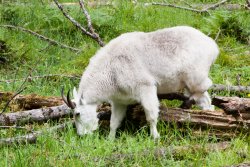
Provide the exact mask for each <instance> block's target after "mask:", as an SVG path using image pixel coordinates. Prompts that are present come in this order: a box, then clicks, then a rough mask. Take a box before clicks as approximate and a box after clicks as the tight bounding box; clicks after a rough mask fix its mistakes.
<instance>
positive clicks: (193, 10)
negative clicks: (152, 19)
mask: <svg viewBox="0 0 250 167" xmlns="http://www.w3.org/2000/svg"><path fill="white" fill-rule="evenodd" d="M227 1H228V0H222V1H221V2H218V3H216V4H213V5H211V6H209V7H207V8H204V9H201V10H199V9H194V8H189V7H184V6H177V5H173V4H169V3H159V2H153V3H152V5H159V6H168V7H174V8H178V9H184V10H188V11H192V12H196V13H208V10H214V9H216V8H217V7H219V6H220V5H222V4H224V3H226V2H227Z"/></svg>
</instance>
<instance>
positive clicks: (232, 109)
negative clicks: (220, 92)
mask: <svg viewBox="0 0 250 167" xmlns="http://www.w3.org/2000/svg"><path fill="white" fill-rule="evenodd" d="M212 103H213V104H214V105H215V106H218V107H220V108H222V109H223V110H224V111H225V112H226V113H227V114H235V113H239V112H240V113H242V114H243V113H244V115H246V114H245V113H248V114H249V113H250V98H239V97H220V96H217V97H214V98H213V99H212ZM248 119H250V118H248Z"/></svg>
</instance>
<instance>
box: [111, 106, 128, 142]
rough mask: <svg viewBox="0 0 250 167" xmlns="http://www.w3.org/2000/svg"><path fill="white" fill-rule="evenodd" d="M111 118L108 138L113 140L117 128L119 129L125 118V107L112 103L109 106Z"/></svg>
mask: <svg viewBox="0 0 250 167" xmlns="http://www.w3.org/2000/svg"><path fill="white" fill-rule="evenodd" d="M111 107H112V109H111V118H110V133H109V138H110V139H114V138H115V135H116V130H117V128H119V127H120V125H121V122H122V120H123V119H124V117H125V116H126V110H127V105H123V104H119V103H116V102H113V103H112V104H111Z"/></svg>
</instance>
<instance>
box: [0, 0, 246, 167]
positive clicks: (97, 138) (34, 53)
mask: <svg viewBox="0 0 250 167" xmlns="http://www.w3.org/2000/svg"><path fill="white" fill-rule="evenodd" d="M44 2H45V1H44ZM46 2H47V1H46ZM60 2H75V1H73V0H71V1H60ZM139 2H149V1H146V0H144V1H139ZM168 2H169V3H173V2H175V1H168ZM215 2H217V1H216V0H202V1H201V0H189V1H187V3H189V4H192V3H197V4H198V3H215ZM232 2H234V3H242V4H244V3H245V1H243V0H240V1H238V0H237V1H236V0H235V1H232ZM178 4H179V5H184V4H183V3H182V1H178ZM67 10H68V11H69V13H70V14H71V15H72V16H73V17H74V18H76V20H78V21H79V22H81V23H86V20H84V17H83V14H82V12H81V10H80V9H79V8H78V7H74V6H70V7H67ZM89 13H90V15H91V18H92V21H93V26H94V27H95V29H96V31H97V32H98V33H99V34H100V36H101V37H102V39H104V41H105V43H108V41H110V40H111V39H113V38H115V37H117V36H118V35H120V34H122V33H125V32H131V31H153V30H156V29H160V28H165V27H171V26H177V25H190V26H193V27H195V28H198V29H200V30H201V31H203V32H204V33H206V34H209V35H210V36H211V37H213V38H214V37H215V36H216V35H217V33H218V30H219V29H221V30H222V31H221V33H220V35H219V38H218V41H217V42H218V45H219V47H220V50H221V54H220V56H219V57H218V59H217V61H216V62H215V64H214V65H213V66H212V68H211V72H210V76H211V78H212V80H213V81H214V83H222V84H231V85H234V84H236V79H235V77H236V75H238V74H241V84H242V85H245V86H247V85H249V83H250V66H249V64H250V50H249V41H248V39H249V36H250V35H249V32H250V27H249V22H250V15H249V12H248V11H245V10H239V11H234V12H226V11H223V10H221V9H218V10H215V11H211V15H207V14H204V15H200V14H196V13H193V12H190V11H184V10H180V9H174V8H169V7H160V6H144V5H143V4H138V5H134V4H132V3H131V2H130V1H115V5H114V6H97V7H94V8H89ZM0 18H1V20H0V24H12V25H16V26H22V27H25V28H27V29H31V30H33V31H36V32H38V33H40V34H43V35H45V36H47V37H50V38H53V39H55V40H58V41H60V42H62V43H65V44H67V45H70V46H73V47H76V48H80V49H82V50H83V51H82V52H81V53H78V54H77V53H74V52H72V51H69V50H68V49H62V48H59V47H57V46H51V45H48V43H46V42H44V41H41V40H39V39H37V38H36V37H34V36H31V35H28V34H26V33H23V32H18V31H13V30H7V29H3V28H0V40H1V41H4V42H5V44H6V46H7V48H8V49H7V50H4V51H3V50H1V51H0V58H4V59H5V60H6V62H5V63H1V61H0V80H1V81H2V80H9V79H14V78H17V79H18V78H25V77H26V76H27V75H28V74H29V73H31V76H39V75H48V74H69V75H81V74H82V72H83V70H84V68H85V67H86V66H87V65H88V61H89V59H90V58H91V56H93V55H94V54H95V52H96V51H97V50H98V49H99V46H98V44H97V43H96V42H95V41H93V40H92V39H90V38H88V37H86V36H85V35H82V34H81V32H79V31H78V30H77V29H76V28H75V27H74V26H73V25H72V24H71V23H70V22H69V21H68V20H67V19H65V18H64V17H63V15H62V14H61V13H60V11H59V10H58V9H57V8H56V7H55V6H53V5H51V3H45V4H42V3H41V1H38V0H37V1H32V3H30V2H28V1H25V5H20V1H19V3H9V4H0ZM232 25H233V26H232ZM22 83H23V81H16V82H14V83H5V82H0V91H13V92H15V91H17V90H18V89H19V87H20V86H21V85H22ZM78 83H79V80H78V79H69V78H65V77H54V78H49V79H47V78H43V79H37V80H33V81H28V82H26V83H25V87H26V89H25V90H24V92H23V94H30V93H36V94H39V95H48V96H59V94H60V89H61V87H62V86H64V87H65V89H67V90H68V89H72V88H73V87H74V86H76V87H77V86H78ZM219 94H221V95H228V96H229V95H234V93H233V92H220V93H219ZM242 96H243V97H246V96H247V94H242ZM163 103H164V104H166V105H170V106H177V105H178V102H176V101H173V102H169V101H164V102H163ZM53 124H56V123H54V122H48V123H47V124H42V125H37V124H34V125H33V127H34V128H35V130H39V129H46V128H48V127H50V126H51V125H53ZM127 127H128V128H127V130H125V131H122V130H120V131H119V136H120V137H118V138H117V139H116V140H115V141H109V140H107V134H108V131H107V130H105V129H100V130H98V131H96V132H95V133H94V134H93V135H90V136H84V137H82V138H80V137H78V136H77V135H76V133H75V130H74V129H73V127H71V126H69V127H68V128H67V129H66V130H64V131H63V132H58V133H56V132H54V133H46V134H45V135H43V136H42V137H39V138H38V141H37V143H36V144H32V145H24V146H12V147H4V148H1V149H0V157H1V158H0V166H83V165H84V166H225V165H232V164H237V163H241V162H247V161H250V157H249V155H250V147H249V144H250V143H249V142H250V138H249V136H244V135H241V136H238V137H235V138H232V139H231V146H230V148H229V149H227V150H224V151H216V152H208V153H207V152H204V151H203V150H200V151H197V152H192V153H190V152H183V153H181V155H178V156H174V155H173V154H171V152H169V153H168V154H166V156H165V157H158V158H157V157H154V156H153V150H154V149H155V148H159V147H164V148H168V147H169V146H171V147H172V146H186V145H195V144H201V145H202V144H206V143H215V142H217V140H219V139H217V138H216V137H208V135H204V136H198V137H197V136H193V135H192V129H190V128H188V127H187V128H186V130H185V133H184V134H183V129H178V128H177V127H174V128H173V127H172V126H171V127H170V126H168V125H165V124H164V123H159V125H158V129H159V132H160V134H161V139H160V141H159V142H154V141H153V140H152V139H151V138H150V137H149V136H148V127H143V128H141V129H140V130H138V131H134V130H133V128H132V127H131V126H129V125H128V126H127ZM25 133H26V131H23V130H13V129H11V130H3V129H0V138H4V137H11V136H16V135H21V134H25ZM220 140H223V139H220ZM145 150H151V153H150V154H149V155H147V156H144V155H143V154H142V152H143V151H145ZM114 154H133V157H125V158H119V159H115V158H114V156H113V155H114ZM242 154H246V155H247V156H245V157H244V156H242Z"/></svg>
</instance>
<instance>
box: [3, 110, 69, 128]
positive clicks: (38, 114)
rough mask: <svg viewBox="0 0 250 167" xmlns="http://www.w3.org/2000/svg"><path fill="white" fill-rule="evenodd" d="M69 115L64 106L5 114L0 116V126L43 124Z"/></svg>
mask: <svg viewBox="0 0 250 167" xmlns="http://www.w3.org/2000/svg"><path fill="white" fill-rule="evenodd" d="M71 114H72V112H71V109H69V108H68V107H67V106H66V105H60V106H55V107H46V108H41V109H34V110H27V111H21V112H13V113H6V114H1V115H0V125H13V124H17V125H21V124H26V123H32V122H45V121H47V120H50V119H51V120H54V119H59V118H62V117H66V116H70V115H71Z"/></svg>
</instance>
